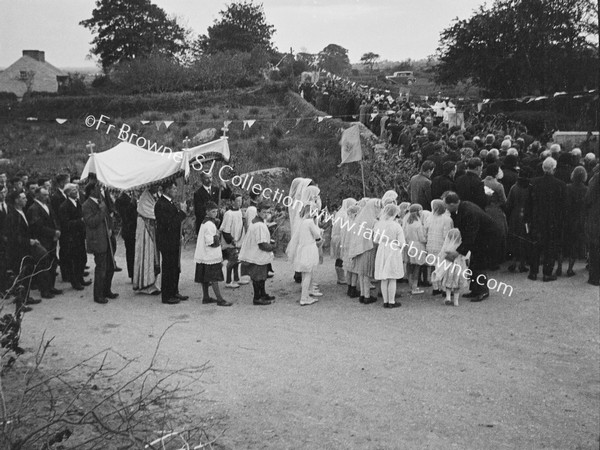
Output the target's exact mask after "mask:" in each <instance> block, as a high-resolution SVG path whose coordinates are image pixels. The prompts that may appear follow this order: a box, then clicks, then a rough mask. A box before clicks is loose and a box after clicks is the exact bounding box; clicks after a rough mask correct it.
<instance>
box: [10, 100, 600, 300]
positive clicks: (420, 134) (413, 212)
mask: <svg viewBox="0 0 600 450" xmlns="http://www.w3.org/2000/svg"><path fill="white" fill-rule="evenodd" d="M402 109H403V108H401V110H400V111H402ZM394 115H396V116H397V114H394ZM397 117H399V118H400V120H401V121H402V122H401V123H402V127H403V128H404V132H406V133H407V134H406V139H404V138H403V137H402V135H400V137H399V138H398V141H397V142H394V136H395V134H394V132H391V133H390V135H389V136H387V137H386V139H387V140H385V139H384V141H385V142H387V145H388V147H390V148H393V147H394V146H395V145H398V147H399V149H400V155H401V157H409V158H412V159H413V160H414V161H415V163H416V164H417V165H418V167H419V173H418V174H416V175H415V176H413V177H412V178H411V180H410V183H409V184H408V186H406V192H400V193H399V194H400V195H399V194H398V193H397V192H394V191H388V192H386V193H385V194H384V195H383V196H382V197H381V198H364V199H360V200H359V201H357V200H355V199H352V198H348V199H345V200H343V202H341V206H340V208H339V210H338V211H337V213H336V215H335V219H333V220H332V217H329V220H323V214H322V212H323V211H324V209H323V206H324V205H322V204H321V199H320V190H319V188H318V186H317V183H316V182H315V181H314V180H312V179H309V178H298V179H296V180H294V182H293V183H292V185H291V187H290V192H289V196H290V197H291V198H292V199H294V203H293V205H292V206H291V207H290V208H289V209H288V215H289V221H290V229H291V239H290V242H289V244H288V247H287V252H286V253H287V255H288V258H289V260H290V262H291V263H292V265H293V267H294V271H295V274H294V280H295V281H296V282H298V283H301V293H300V299H299V301H300V304H301V305H309V304H313V303H314V302H316V301H317V300H318V299H319V297H321V296H322V295H323V294H322V293H321V292H320V290H319V286H318V284H317V283H316V281H315V276H314V270H315V268H316V267H317V266H318V265H319V264H321V263H322V262H323V249H322V246H323V242H324V234H323V230H324V229H327V228H329V227H331V230H332V237H331V255H332V257H333V258H334V259H335V270H336V273H337V282H338V283H339V284H347V286H348V291H347V294H348V295H349V296H350V297H353V298H354V297H358V298H359V301H360V302H361V303H365V304H369V303H372V302H374V301H376V300H377V295H375V296H372V295H371V292H372V289H373V288H374V287H375V288H376V289H377V290H378V291H379V292H380V294H381V296H382V297H383V300H384V302H383V303H384V306H385V307H391V308H395V307H397V306H398V305H399V303H397V302H396V301H395V293H396V284H397V282H399V281H400V282H402V281H405V282H407V283H408V285H409V289H410V292H411V294H413V295H419V294H423V293H424V290H423V289H422V288H423V287H432V288H433V292H432V293H433V294H434V295H436V294H444V293H445V294H446V299H445V302H447V303H448V304H458V298H459V296H460V294H461V293H465V297H469V298H471V299H472V301H481V300H484V299H485V298H487V297H488V295H489V289H488V286H487V279H488V278H487V273H488V272H489V271H494V270H498V268H499V267H500V266H501V265H502V264H504V263H508V265H507V269H508V270H509V271H511V272H517V271H518V272H522V273H525V272H528V275H527V276H528V278H529V279H530V280H536V279H537V278H538V274H539V268H540V265H541V266H542V277H541V279H542V280H543V281H544V282H549V281H554V280H556V279H557V277H560V276H562V275H566V276H568V277H570V276H573V275H575V263H576V261H577V260H581V259H584V260H585V261H586V262H587V268H588V270H589V276H588V282H589V283H590V284H593V285H596V286H597V285H598V281H599V267H598V265H599V261H598V260H599V251H600V250H599V240H598V239H599V235H600V233H599V230H598V224H599V223H600V212H599V209H598V208H599V205H600V191H599V189H600V188H599V186H598V165H597V164H596V156H595V154H594V152H592V151H590V150H589V149H588V148H585V149H584V151H582V150H581V149H580V148H574V149H572V150H570V151H568V152H567V151H565V150H563V149H562V148H561V146H560V145H558V144H552V143H551V142H550V143H548V144H546V145H542V144H541V143H540V142H539V141H534V140H533V139H532V138H531V137H530V136H528V135H527V134H526V130H525V129H520V131H519V127H517V128H515V129H514V130H512V131H513V132H515V133H514V134H516V136H513V135H510V134H503V133H501V132H500V131H505V130H496V132H495V133H485V132H484V127H483V126H482V124H473V123H469V126H468V127H466V128H464V127H451V126H449V125H448V124H446V123H445V122H444V117H443V114H442V117H441V118H438V119H439V120H437V119H432V120H431V121H429V120H427V117H429V116H426V118H425V119H424V120H423V121H424V122H425V124H429V123H431V125H430V127H429V129H427V127H425V126H424V124H422V123H420V121H417V120H416V119H415V113H414V112H411V113H410V115H405V114H404V112H401V114H400V115H399V116H397ZM388 119H389V120H386V121H385V122H387V124H386V125H385V126H386V128H388V129H389V125H390V123H392V122H393V121H394V119H393V118H391V117H390V118H388ZM365 120H367V124H368V126H369V127H371V128H373V127H374V126H375V125H373V122H374V121H375V118H374V117H372V116H368V117H366V119H365ZM379 126H381V121H380V123H379ZM488 131H489V130H488ZM201 182H202V185H201V186H200V187H199V189H198V190H197V191H196V192H195V193H194V196H193V211H194V217H195V222H196V227H195V231H196V232H197V235H198V238H197V243H196V251H195V253H194V261H195V264H196V271H195V276H194V280H195V281H196V282H197V283H200V284H201V285H202V303H216V304H217V305H219V306H230V305H231V302H229V301H228V300H226V298H225V296H223V295H222V293H221V290H220V287H219V286H220V285H219V283H221V282H223V281H225V287H226V288H229V289H237V288H239V287H241V286H243V285H244V284H249V283H250V282H251V283H252V286H253V292H254V296H253V299H252V301H253V304H255V305H259V306H263V305H269V304H271V303H272V302H273V301H274V300H275V299H274V297H273V296H272V295H269V294H268V293H267V292H266V288H265V281H266V279H267V278H269V277H271V276H273V274H274V272H273V268H272V265H271V262H272V260H273V250H274V241H273V239H272V233H273V229H274V227H276V224H275V223H274V222H272V221H271V218H272V213H273V210H272V208H271V206H270V205H269V204H268V203H265V202H262V201H261V199H262V198H261V195H260V192H259V193H254V192H253V193H252V194H251V195H250V198H249V199H247V200H246V202H249V203H247V204H246V205H244V197H243V196H242V194H241V193H240V192H235V191H234V189H233V187H232V186H228V185H227V184H226V183H224V182H223V181H220V182H219V183H214V182H213V179H212V176H211V174H208V173H202V174H201ZM138 194H139V195H134V194H133V193H130V192H121V193H118V195H115V193H112V192H108V191H105V190H104V189H103V188H102V187H101V185H100V184H99V183H98V182H97V181H96V180H94V178H93V177H91V178H90V180H87V182H86V183H85V185H84V184H82V183H80V182H79V180H78V179H76V178H74V177H73V178H72V177H70V176H69V175H68V174H59V175H58V176H56V177H55V179H53V180H48V179H38V180H35V181H34V180H30V179H29V177H28V175H27V174H24V173H19V174H17V175H16V176H14V177H12V178H10V179H7V177H6V175H5V174H0V291H2V292H6V291H7V290H8V289H9V288H10V287H11V286H13V283H14V280H15V279H17V280H21V281H22V280H27V282H28V285H29V286H30V287H31V288H33V289H34V290H35V289H38V290H39V291H40V296H41V298H42V299H49V298H52V297H54V296H56V295H61V294H62V291H61V290H60V289H57V288H56V278H57V276H58V274H59V273H60V276H61V277H62V280H63V281H64V282H68V283H70V284H71V287H72V288H73V289H74V290H78V291H79V290H84V289H85V288H86V287H87V286H89V285H91V283H92V282H91V281H89V280H86V277H87V276H88V275H89V273H88V271H87V269H88V266H87V254H92V255H93V257H94V263H95V264H94V266H95V267H94V281H93V283H94V286H93V300H94V301H95V302H97V303H101V304H104V303H107V302H108V300H110V299H114V298H116V297H117V296H118V294H117V293H115V292H113V290H112V278H113V274H114V273H115V272H116V271H120V270H121V269H120V268H119V267H117V264H116V262H115V252H116V248H117V239H116V235H115V233H114V230H115V219H116V218H117V217H118V218H119V223H120V225H121V227H120V235H121V237H122V239H123V241H124V247H125V255H126V264H127V274H128V277H129V278H130V280H131V282H132V285H133V290H134V292H136V293H139V294H148V295H161V299H162V302H163V303H165V304H177V303H179V302H181V301H185V300H187V299H188V296H186V295H183V294H181V293H180V292H179V274H180V267H181V230H182V222H183V221H184V220H185V219H186V218H187V217H188V216H187V215H186V211H185V210H186V207H185V203H179V202H177V201H175V199H177V198H179V196H178V193H177V184H176V183H174V182H173V181H168V182H167V183H164V184H163V185H162V186H151V187H149V188H147V189H145V190H144V191H143V192H141V193H138ZM403 200H405V201H403ZM225 206H226V208H225ZM327 206H331V205H327ZM344 224H345V225H344ZM354 225H356V227H358V228H353V226H354ZM357 229H360V230H365V229H369V230H371V234H370V235H369V236H365V235H364V233H362V234H361V232H356V230H357ZM352 230H354V231H352ZM381 236H386V239H389V240H391V241H393V242H396V243H397V245H396V246H395V247H396V248H393V247H394V246H390V245H388V242H387V241H386V242H385V244H384V245H382V242H381ZM413 248H414V249H416V255H412V254H411V253H409V251H410V250H411V249H413ZM429 255H433V257H432V258H429V259H428V256H429ZM440 260H441V261H449V262H451V263H452V267H451V268H449V269H448V268H447V267H445V266H442V267H440V265H439V264H436V263H435V261H440ZM565 263H566V267H565ZM563 270H564V272H563ZM223 272H225V275H224V274H223ZM464 273H468V274H469V276H468V277H464V276H462V274H464ZM467 281H468V282H469V283H468V284H465V283H466V282H467ZM467 287H468V291H469V292H465V291H466V290H467ZM209 289H212V292H213V293H214V297H211V296H210V292H209ZM39 301H41V300H40V299H36V298H33V297H32V296H29V297H28V298H26V299H24V300H23V307H24V308H28V307H29V306H28V305H32V304H35V303H37V302H39Z"/></svg>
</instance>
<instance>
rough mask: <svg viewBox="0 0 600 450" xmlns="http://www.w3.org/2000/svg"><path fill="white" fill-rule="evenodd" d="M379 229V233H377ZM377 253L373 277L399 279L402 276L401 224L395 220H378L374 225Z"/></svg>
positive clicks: (402, 241) (402, 236) (402, 242)
mask: <svg viewBox="0 0 600 450" xmlns="http://www.w3.org/2000/svg"><path fill="white" fill-rule="evenodd" d="M378 231H379V233H378ZM374 235H375V236H376V238H375V243H377V244H379V245H378V247H377V254H376V256H375V279H376V280H388V279H400V278H402V277H403V276H404V260H403V257H402V253H403V252H402V244H404V243H405V239H404V231H403V230H402V226H401V225H400V224H399V223H398V222H396V221H395V220H385V221H379V222H377V223H376V224H375V227H374Z"/></svg>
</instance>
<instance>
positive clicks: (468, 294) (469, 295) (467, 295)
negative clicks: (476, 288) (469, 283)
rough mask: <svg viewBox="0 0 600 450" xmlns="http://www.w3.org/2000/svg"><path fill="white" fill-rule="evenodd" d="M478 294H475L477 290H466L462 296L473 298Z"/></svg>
mask: <svg viewBox="0 0 600 450" xmlns="http://www.w3.org/2000/svg"><path fill="white" fill-rule="evenodd" d="M478 295H479V294H477V292H468V293H466V294H465V295H463V297H464V298H475V297H477V296H478Z"/></svg>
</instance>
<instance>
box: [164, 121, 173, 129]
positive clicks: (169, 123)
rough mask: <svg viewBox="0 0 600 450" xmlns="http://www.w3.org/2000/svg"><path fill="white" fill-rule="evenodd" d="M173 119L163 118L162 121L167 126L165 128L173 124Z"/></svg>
mask: <svg viewBox="0 0 600 450" xmlns="http://www.w3.org/2000/svg"><path fill="white" fill-rule="evenodd" d="M173 122H174V121H173V120H165V121H163V123H164V124H165V126H166V127H167V129H168V128H169V127H170V126H171V125H172V124H173Z"/></svg>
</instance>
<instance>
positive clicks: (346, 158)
mask: <svg viewBox="0 0 600 450" xmlns="http://www.w3.org/2000/svg"><path fill="white" fill-rule="evenodd" d="M340 146H341V147H342V162H341V163H340V164H339V165H338V167H341V166H342V164H347V163H351V162H354V161H360V160H362V147H361V145H360V129H359V127H358V125H353V126H352V127H350V128H348V129H346V130H345V131H344V132H343V133H342V139H341V140H340Z"/></svg>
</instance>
